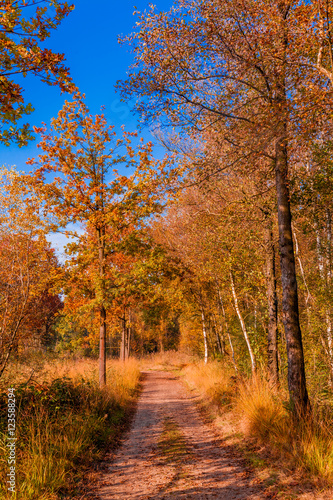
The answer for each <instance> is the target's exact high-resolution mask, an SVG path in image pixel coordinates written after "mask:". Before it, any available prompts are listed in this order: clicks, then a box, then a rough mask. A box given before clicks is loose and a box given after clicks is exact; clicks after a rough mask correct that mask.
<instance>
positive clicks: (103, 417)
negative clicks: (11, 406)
mask: <svg viewBox="0 0 333 500" xmlns="http://www.w3.org/2000/svg"><path fill="white" fill-rule="evenodd" d="M18 368H20V370H19V371H17V369H18ZM15 371H16V373H17V376H16V375H15ZM30 374H31V369H30V367H29V366H25V365H22V366H21V367H19V365H18V364H16V365H15V366H11V367H10V369H9V371H8V373H7V375H6V380H3V381H2V385H5V386H8V385H6V384H10V385H12V386H14V387H17V391H16V395H17V396H16V397H17V414H16V423H17V430H16V437H17V450H16V453H17V464H16V474H17V487H18V489H19V491H20V496H19V497H18V498H22V499H24V500H36V499H37V498H38V499H40V500H56V499H58V498H60V497H59V495H63V494H65V493H66V494H67V495H71V493H72V492H73V491H74V490H75V488H76V486H75V485H76V483H77V481H78V480H79V478H80V477H81V476H82V474H83V471H84V469H85V467H86V466H87V465H89V463H91V462H93V461H94V460H96V459H98V458H100V457H101V456H102V454H103V450H104V449H105V447H106V446H107V445H112V441H113V440H114V439H115V438H116V437H117V435H118V434H119V432H120V429H121V427H122V425H123V421H124V418H125V417H126V414H127V412H128V409H129V405H130V403H131V401H132V400H133V397H135V392H136V389H137V387H138V382H139V377H140V370H139V365H138V362H137V361H135V360H134V359H130V360H128V361H127V362H125V363H122V362H119V361H108V363H107V386H106V388H105V389H103V390H100V389H99V387H98V362H97V361H93V360H87V359H81V360H73V361H72V362H71V361H70V360H64V361H60V360H54V361H51V362H49V361H48V362H45V363H42V364H40V366H38V369H36V371H35V372H34V374H33V377H32V378H31V379H30V381H29V382H28V384H26V385H22V382H23V381H24V380H25V382H27V380H28V378H29V377H30ZM27 377H28V378H27ZM20 384H21V385H20ZM1 409H2V412H1V420H2V423H4V424H5V425H4V427H5V426H6V415H5V414H4V411H3V410H4V405H3V404H2V406H1ZM0 438H1V440H0V450H1V451H4V448H5V443H6V434H5V433H3V434H1V436H0ZM7 472H8V465H7V461H6V454H4V455H3V456H2V458H1V459H0V484H1V485H2V487H1V486H0V498H1V499H3V500H5V499H7V498H8V499H9V498H13V496H12V494H11V493H9V492H6V490H5V484H6V482H5V481H6V474H7ZM71 497H72V496H71Z"/></svg>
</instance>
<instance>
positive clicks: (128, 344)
mask: <svg viewBox="0 0 333 500" xmlns="http://www.w3.org/2000/svg"><path fill="white" fill-rule="evenodd" d="M131 333H132V327H131V310H130V309H129V311H128V327H127V352H126V356H127V359H128V358H129V357H130V352H131Z"/></svg>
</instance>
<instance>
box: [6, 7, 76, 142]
mask: <svg viewBox="0 0 333 500" xmlns="http://www.w3.org/2000/svg"><path fill="white" fill-rule="evenodd" d="M73 8H74V6H73V5H72V6H70V5H68V3H67V2H59V1H51V0H42V1H37V0H21V1H14V0H2V1H1V2H0V32H1V41H0V53H1V56H0V142H2V143H4V144H6V145H9V144H10V143H11V142H13V141H14V142H16V143H17V144H18V145H19V146H24V145H26V144H27V142H28V140H30V139H32V138H33V137H32V135H31V130H30V128H29V124H24V125H23V126H19V127H17V123H18V122H19V121H20V119H21V118H23V116H24V115H28V114H30V113H31V112H32V111H33V108H32V106H31V104H25V101H24V97H23V88H22V87H21V85H20V84H19V83H16V81H15V78H16V75H18V74H21V75H23V76H26V75H27V74H29V73H31V74H33V75H35V76H36V77H38V78H39V79H40V80H41V81H42V82H45V83H47V84H49V85H57V86H58V87H60V89H61V90H62V91H70V92H71V91H72V90H73V89H74V85H73V83H72V80H71V78H70V76H69V70H68V68H66V66H65V65H64V54H57V53H55V52H52V51H51V50H50V49H47V48H45V47H43V43H44V42H45V40H46V39H47V38H48V37H49V36H50V34H51V31H52V30H54V29H57V27H58V26H59V25H60V23H61V21H62V20H63V19H64V18H65V17H66V16H67V15H68V14H69V13H70V11H71V10H73Z"/></svg>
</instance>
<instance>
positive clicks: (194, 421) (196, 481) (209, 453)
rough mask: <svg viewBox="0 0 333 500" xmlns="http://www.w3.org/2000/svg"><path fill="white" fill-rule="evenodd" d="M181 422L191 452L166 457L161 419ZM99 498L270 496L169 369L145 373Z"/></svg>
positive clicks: (200, 499) (248, 499)
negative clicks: (133, 412) (177, 458)
mask: <svg viewBox="0 0 333 500" xmlns="http://www.w3.org/2000/svg"><path fill="white" fill-rule="evenodd" d="M166 418H171V419H173V421H175V422H177V425H178V426H179V431H180V432H181V433H182V435H183V437H184V439H185V441H186V449H187V450H188V453H187V454H186V455H185V456H184V457H183V459H182V460H181V462H179V461H178V462H175V463H172V462H167V461H166V460H165V457H163V452H162V451H161V449H160V447H159V446H158V441H159V438H160V436H161V432H162V430H163V422H164V421H165V419H166ZM98 496H99V498H100V499H101V500H111V499H112V500H134V499H135V500H144V499H147V500H148V499H150V500H157V499H159V500H162V499H179V500H181V499H193V500H203V499H224V500H231V499H244V500H245V499H246V500H259V499H264V498H267V497H266V495H265V494H264V492H263V491H261V490H260V488H259V487H257V486H254V485H251V478H250V477H249V474H248V473H247V471H246V469H245V468H244V465H243V464H242V463H241V461H239V460H237V458H235V456H234V455H233V454H232V453H230V450H229V449H228V447H224V446H223V444H221V443H218V439H217V438H216V436H215V435H214V433H213V432H212V430H211V429H210V427H209V426H207V425H206V424H204V423H203V421H202V419H201V417H200V415H199V414H198V411H197V409H196V407H195V404H194V403H193V401H192V398H191V396H189V395H188V393H187V392H186V391H185V389H184V387H183V386H182V384H181V382H180V381H179V380H178V379H177V378H176V377H175V376H174V375H172V374H171V373H167V372H157V371H155V372H147V373H146V374H145V379H144V382H143V391H142V394H141V396H140V399H139V402H138V408H137V412H136V416H135V418H134V422H133V424H132V428H131V430H130V432H129V434H128V436H127V439H126V440H125V441H124V443H123V445H122V447H121V448H120V449H119V450H118V452H117V453H116V455H115V457H114V459H113V460H112V463H111V464H110V465H109V467H108V470H107V471H106V472H104V473H103V476H102V479H101V481H100V483H99V487H98Z"/></svg>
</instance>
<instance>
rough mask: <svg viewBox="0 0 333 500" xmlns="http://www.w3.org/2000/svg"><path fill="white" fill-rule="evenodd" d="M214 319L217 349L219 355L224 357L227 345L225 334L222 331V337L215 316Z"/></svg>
mask: <svg viewBox="0 0 333 500" xmlns="http://www.w3.org/2000/svg"><path fill="white" fill-rule="evenodd" d="M213 319H214V330H215V337H216V343H217V348H218V350H219V353H220V354H221V355H222V356H225V343H224V339H223V332H222V331H221V334H222V335H221V336H220V334H219V329H218V326H217V321H216V317H215V315H213Z"/></svg>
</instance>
